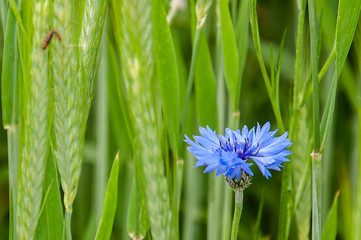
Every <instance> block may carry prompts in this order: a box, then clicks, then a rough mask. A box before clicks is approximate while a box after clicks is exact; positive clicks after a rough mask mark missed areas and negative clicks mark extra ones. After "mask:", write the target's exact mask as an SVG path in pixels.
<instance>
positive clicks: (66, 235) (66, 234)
mask: <svg viewBox="0 0 361 240" xmlns="http://www.w3.org/2000/svg"><path fill="white" fill-rule="evenodd" d="M71 215H72V213H71V212H68V211H66V212H65V220H64V222H65V224H64V229H63V240H71V239H72V237H71Z"/></svg>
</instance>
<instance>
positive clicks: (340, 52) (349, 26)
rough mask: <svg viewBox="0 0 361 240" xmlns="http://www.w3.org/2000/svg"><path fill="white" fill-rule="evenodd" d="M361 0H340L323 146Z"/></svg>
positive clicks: (322, 129)
mask: <svg viewBox="0 0 361 240" xmlns="http://www.w3.org/2000/svg"><path fill="white" fill-rule="evenodd" d="M360 6H361V0H355V1H354V0H344V1H340V3H339V6H338V18H337V26H336V40H335V41H336V60H335V62H336V63H335V65H336V70H335V74H334V76H333V79H332V83H331V89H330V92H329V96H328V99H327V105H326V107H325V111H324V114H323V116H322V121H321V134H322V147H321V150H322V149H323V148H324V147H325V145H326V141H327V139H328V138H327V137H328V135H329V131H330V127H331V124H332V120H333V112H334V108H335V99H336V89H337V81H338V78H339V76H340V74H341V71H342V68H343V65H344V63H345V61H346V58H347V54H348V52H349V50H350V47H351V44H352V40H353V37H354V34H355V31H356V26H357V22H358V19H359V15H360V10H361V8H360Z"/></svg>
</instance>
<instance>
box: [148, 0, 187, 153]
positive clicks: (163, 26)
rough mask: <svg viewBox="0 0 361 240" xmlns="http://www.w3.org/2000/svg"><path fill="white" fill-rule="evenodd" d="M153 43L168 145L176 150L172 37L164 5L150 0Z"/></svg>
mask: <svg viewBox="0 0 361 240" xmlns="http://www.w3.org/2000/svg"><path fill="white" fill-rule="evenodd" d="M152 19H153V42H154V53H155V57H156V68H157V76H158V81H159V87H160V93H161V98H162V105H163V111H164V115H165V119H166V121H167V127H168V130H169V131H168V133H169V139H170V143H171V146H172V148H173V149H177V145H178V141H179V137H178V136H179V121H180V120H179V77H178V68H177V62H176V56H175V50H174V45H173V40H172V36H171V34H170V30H169V26H168V23H167V18H166V15H165V11H164V3H163V1H160V0H152Z"/></svg>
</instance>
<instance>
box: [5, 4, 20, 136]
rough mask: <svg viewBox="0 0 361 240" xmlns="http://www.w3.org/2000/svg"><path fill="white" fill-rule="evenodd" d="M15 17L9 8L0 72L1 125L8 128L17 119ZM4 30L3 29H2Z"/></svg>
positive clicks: (17, 87)
mask: <svg viewBox="0 0 361 240" xmlns="http://www.w3.org/2000/svg"><path fill="white" fill-rule="evenodd" d="M16 22H17V21H16V18H15V16H14V14H13V11H11V9H9V14H8V17H7V23H6V31H5V42H4V53H3V62H2V63H3V65H2V73H1V105H2V119H3V127H4V128H5V129H9V128H10V127H11V126H13V125H14V124H17V122H18V119H19V103H18V99H19V83H18V74H17V73H18V68H19V59H18V49H17V37H16V34H17V33H16V29H17V27H16V25H17V24H16ZM4 30H5V29H4Z"/></svg>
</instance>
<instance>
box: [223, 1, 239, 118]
mask: <svg viewBox="0 0 361 240" xmlns="http://www.w3.org/2000/svg"><path fill="white" fill-rule="evenodd" d="M219 14H220V22H221V36H222V50H223V63H224V65H223V67H224V72H225V76H226V82H227V88H228V93H229V95H230V98H231V102H232V108H233V109H232V110H233V111H234V112H236V111H238V105H239V93H240V87H241V86H240V79H239V69H238V68H239V63H238V61H239V58H238V50H237V44H236V37H235V34H234V30H233V25H232V19H231V16H230V13H229V8H228V3H227V0H220V1H219Z"/></svg>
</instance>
